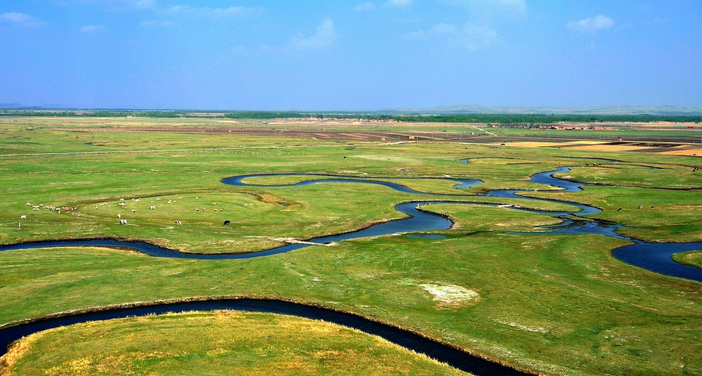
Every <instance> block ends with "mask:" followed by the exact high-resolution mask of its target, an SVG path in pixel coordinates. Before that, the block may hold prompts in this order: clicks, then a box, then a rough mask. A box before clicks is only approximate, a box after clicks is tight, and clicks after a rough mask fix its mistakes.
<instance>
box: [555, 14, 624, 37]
mask: <svg viewBox="0 0 702 376" xmlns="http://www.w3.org/2000/svg"><path fill="white" fill-rule="evenodd" d="M613 26H614V20H613V19H611V18H609V17H607V16H603V15H601V14H600V15H599V16H596V17H590V18H585V19H582V20H580V21H572V22H568V24H566V27H567V28H568V29H569V30H571V31H575V32H577V33H581V34H586V35H596V34H597V32H598V31H600V30H607V29H611V28H612V27H613Z"/></svg>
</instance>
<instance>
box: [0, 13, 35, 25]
mask: <svg viewBox="0 0 702 376" xmlns="http://www.w3.org/2000/svg"><path fill="white" fill-rule="evenodd" d="M0 22H5V23H13V24H16V25H23V26H41V25H44V24H46V23H45V22H44V21H42V20H40V19H38V18H36V17H32V16H30V15H28V14H24V13H17V12H7V13H3V14H0Z"/></svg>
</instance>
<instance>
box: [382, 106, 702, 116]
mask: <svg viewBox="0 0 702 376" xmlns="http://www.w3.org/2000/svg"><path fill="white" fill-rule="evenodd" d="M388 112H393V113H413V114H416V113H419V114H555V115H563V114H573V115H702V107H675V106H611V107H491V106H477V105H474V106H467V105H456V106H439V107H429V108H401V109H394V110H388Z"/></svg>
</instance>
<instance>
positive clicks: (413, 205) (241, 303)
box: [0, 160, 702, 375]
mask: <svg viewBox="0 0 702 376" xmlns="http://www.w3.org/2000/svg"><path fill="white" fill-rule="evenodd" d="M465 161H466V162H467V160H465ZM567 171H570V168H569V167H561V168H558V169H556V170H554V171H547V172H542V173H539V174H535V175H533V176H532V179H531V181H532V182H534V183H539V184H546V185H550V186H553V187H556V189H557V191H560V192H563V191H565V192H575V191H579V190H582V186H586V185H587V184H584V183H575V182H570V181H566V180H563V179H559V178H556V177H554V176H553V175H554V174H556V173H562V172H567ZM276 176H278V177H279V176H301V177H304V178H305V179H306V180H304V181H301V182H298V183H294V184H283V185H257V184H248V183H246V180H247V179H252V178H261V177H276ZM397 179H403V180H406V179H407V178H397ZM411 179H442V180H452V181H455V182H456V185H454V187H453V188H455V189H458V190H461V189H466V188H470V187H472V186H475V185H477V184H481V183H482V182H481V181H479V180H471V179H456V178H453V177H444V178H411ZM387 180H394V178H372V177H363V178H359V177H344V176H331V175H315V174H257V175H242V176H234V177H230V178H226V179H224V180H222V183H224V184H230V185H235V186H243V187H245V186H257V187H299V186H306V185H311V184H323V183H354V184H359V183H361V184H375V185H382V186H385V187H388V188H391V189H394V190H397V191H400V192H404V193H412V194H420V195H432V196H435V197H439V196H446V197H452V198H451V200H448V199H446V200H422V201H413V202H405V203H401V204H398V205H396V206H395V209H396V210H397V211H399V212H402V213H405V214H407V215H408V216H409V217H408V218H405V219H400V220H396V221H391V222H385V223H380V224H377V225H374V226H371V227H369V228H365V229H362V230H358V231H353V232H349V233H344V234H338V235H328V236H321V237H317V238H313V239H310V240H308V241H307V242H308V243H317V244H326V243H329V242H339V241H343V240H349V239H356V238H364V237H371V236H379V235H387V234H395V233H408V232H409V233H413V232H415V233H416V232H424V231H433V230H446V229H449V228H450V227H451V226H452V225H453V222H452V221H451V220H450V219H448V218H446V217H444V216H441V215H438V214H434V213H431V212H427V211H423V210H421V207H422V206H426V205H432V204H452V205H482V206H498V205H497V204H489V203H477V202H468V201H460V200H459V197H456V196H462V195H461V194H460V193H457V194H443V195H438V194H433V193H428V192H420V191H416V190H413V189H411V188H409V187H406V186H404V185H401V184H396V183H392V182H389V181H387ZM520 192H524V191H522V190H492V191H489V192H488V193H487V194H486V195H487V196H491V197H499V198H504V199H513V198H520V199H528V200H535V201H544V202H554V203H560V204H567V205H570V206H571V207H573V208H574V210H571V211H543V210H535V209H528V208H521V207H511V208H512V209H514V210H522V211H527V212H533V213H545V214H550V215H554V216H557V217H559V218H561V219H562V220H563V223H562V224H560V225H556V226H546V227H543V230H544V231H542V232H535V233H527V232H520V233H515V234H520V235H523V236H539V235H543V234H577V233H585V234H599V235H603V236H610V237H615V238H618V239H623V240H628V241H631V242H633V244H631V245H626V246H623V247H620V248H617V249H615V250H614V251H613V252H612V255H613V256H614V257H616V258H617V259H619V260H622V261H624V262H627V263H629V264H631V265H635V266H638V267H641V268H644V269H647V270H650V271H653V272H656V273H660V274H665V275H669V276H674V277H679V278H687V279H692V280H695V281H700V282H702V270H700V269H698V268H694V267H691V266H687V265H681V264H678V263H676V262H674V261H673V260H672V258H671V256H672V255H673V254H675V253H678V252H684V251H690V250H702V242H694V243H647V242H643V241H640V240H634V239H630V238H627V237H624V236H621V235H619V234H617V233H616V230H617V229H619V228H621V227H622V226H621V225H616V224H609V223H604V222H601V221H598V220H588V221H578V220H572V219H568V218H565V217H579V216H585V215H589V214H596V213H599V212H600V209H598V208H595V207H592V206H589V205H583V204H577V203H571V202H564V201H559V200H554V199H537V198H530V197H526V196H522V195H520V194H519V193H520ZM462 197H463V198H464V199H465V196H462ZM415 236H417V237H426V235H422V234H415ZM429 238H430V239H431V238H436V236H435V235H434V236H433V237H432V236H431V235H430V236H429ZM68 246H70V247H81V246H104V247H127V248H132V249H135V250H138V251H140V252H143V253H145V254H148V255H151V256H154V257H170V258H187V259H198V260H230V259H245V258H254V257H264V256H270V255H275V254H280V253H284V252H290V251H293V250H296V249H300V248H306V247H310V246H313V245H311V244H289V245H285V246H281V247H277V248H273V249H270V250H266V251H261V252H253V253H238V254H216V255H203V254H187V253H181V252H178V251H174V250H170V249H166V248H162V247H159V246H155V245H152V244H148V243H143V242H126V241H118V240H112V239H92V240H66V241H45V242H32V243H23V244H16V245H5V246H0V251H10V250H20V249H30V248H44V247H68ZM217 309H235V310H246V311H258V312H272V313H279V314H287V315H294V316H300V317H306V318H311V319H321V320H325V321H329V322H332V323H336V324H340V325H346V326H349V327H352V328H356V329H359V330H361V331H364V332H366V333H370V334H375V335H378V336H381V337H383V338H385V339H387V340H389V341H390V342H393V343H396V344H398V345H400V346H403V347H406V348H409V349H412V350H414V351H417V352H419V353H424V354H426V355H429V356H431V357H433V358H435V359H437V360H439V361H442V362H445V363H448V364H450V365H451V366H454V367H456V368H458V369H461V370H464V371H466V372H471V373H473V374H476V375H522V374H524V373H522V372H519V371H516V370H513V369H511V368H508V367H505V366H502V365H500V364H497V363H493V362H490V361H486V360H484V359H481V358H478V357H474V356H472V355H470V354H467V353H465V352H463V351H460V350H457V349H455V348H453V347H450V346H447V345H445V344H442V343H438V342H436V341H433V340H429V339H427V338H424V337H422V336H419V335H417V334H415V333H412V332H409V331H406V330H403V329H400V328H397V327H393V326H391V325H385V324H381V323H378V322H375V321H371V320H368V319H365V318H362V317H360V316H356V315H353V314H349V313H342V312H337V311H334V310H330V309H324V308H320V307H311V306H306V305H302V304H296V303H290V302H282V301H274V300H253V299H227V300H214V301H198V302H184V303H168V304H156V305H152V306H146V307H136V308H115V309H110V310H106V311H101V312H89V313H80V314H74V315H68V316H65V317H60V318H53V319H45V320H39V321H36V322H31V323H25V324H21V325H16V326H12V327H9V328H5V329H3V330H0V355H3V354H4V353H5V349H6V347H7V345H9V344H10V343H11V342H12V341H15V340H17V339H19V338H22V337H23V336H26V335H28V334H31V333H35V332H38V331H41V330H46V329H49V328H56V327H60V326H65V325H71V324H75V323H81V322H86V321H95V320H109V319H115V318H122V317H130V316H143V315H148V314H154V313H165V312H187V311H208V310H217Z"/></svg>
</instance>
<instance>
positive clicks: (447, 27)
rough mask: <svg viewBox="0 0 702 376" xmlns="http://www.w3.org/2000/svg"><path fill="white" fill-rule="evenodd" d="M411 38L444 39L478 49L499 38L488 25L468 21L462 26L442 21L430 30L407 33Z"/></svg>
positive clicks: (466, 47)
mask: <svg viewBox="0 0 702 376" xmlns="http://www.w3.org/2000/svg"><path fill="white" fill-rule="evenodd" d="M407 38H409V39H443V40H445V41H447V42H448V43H449V45H451V46H453V47H459V48H465V49H466V50H468V51H476V50H479V49H481V48H485V47H488V46H490V45H491V44H492V43H493V42H494V41H495V39H497V31H495V30H494V29H492V28H489V27H487V26H481V25H475V24H472V23H467V24H465V25H463V26H462V27H458V26H456V25H452V24H446V23H441V24H438V25H435V26H434V27H432V28H431V29H429V30H426V31H425V30H419V31H415V32H413V33H410V34H407Z"/></svg>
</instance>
